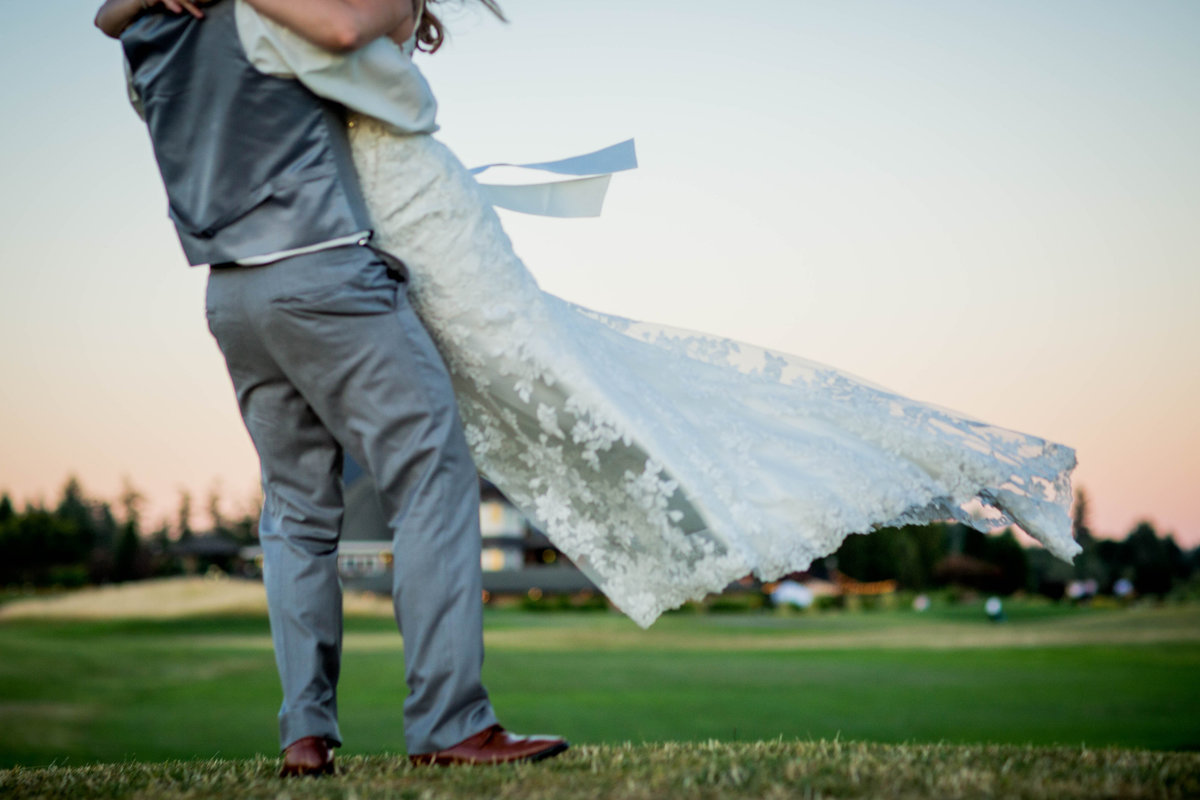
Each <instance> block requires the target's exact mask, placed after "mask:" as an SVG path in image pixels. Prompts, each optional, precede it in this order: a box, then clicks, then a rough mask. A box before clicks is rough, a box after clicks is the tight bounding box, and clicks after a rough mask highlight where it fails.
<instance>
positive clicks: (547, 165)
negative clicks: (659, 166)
mask: <svg viewBox="0 0 1200 800" xmlns="http://www.w3.org/2000/svg"><path fill="white" fill-rule="evenodd" d="M492 167H512V168H515V169H530V170H538V171H541V172H552V173H554V174H556V175H586V176H587V177H581V178H576V179H574V180H565V181H545V182H541V183H526V184H495V183H480V184H479V186H480V188H481V189H483V193H484V197H485V198H486V199H487V201H488V202H489V203H491V204H492V205H493V206H499V207H500V208H507V209H509V210H511V211H520V212H521V213H523V214H537V215H538V216H543V217H598V216H600V211H601V209H603V207H604V195H605V193H606V192H607V191H608V184H609V181H610V180H611V179H612V175H613V173H614V172H624V171H625V170H630V169H636V168H637V152H636V151H635V149H634V145H633V139H628V140H626V141H624V142H620V143H619V144H614V145H612V146H611V147H605V148H604V149H602V150H597V151H595V152H594V153H585V154H583V155H580V156H572V157H571V158H563V159H560V160H558V161H539V162H535V163H532V164H509V163H505V162H497V163H495V164H484V165H483V166H482V167H475V168H474V169H472V170H471V174H472V175H479V174H480V173H482V172H484V171H485V170H489V169H491V168H492Z"/></svg>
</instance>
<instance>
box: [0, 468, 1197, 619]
mask: <svg viewBox="0 0 1200 800" xmlns="http://www.w3.org/2000/svg"><path fill="white" fill-rule="evenodd" d="M141 505H142V497H141V495H140V494H139V493H138V492H137V491H136V490H135V489H133V488H132V487H130V486H127V487H126V489H125V490H124V491H123V492H122V495H121V497H120V498H119V500H118V502H117V504H116V508H115V509H114V508H113V506H112V504H110V503H108V502H106V501H103V500H98V499H95V498H90V497H88V496H87V495H86V494H85V492H84V490H83V487H82V486H81V485H80V483H79V481H78V480H76V479H75V478H72V479H70V480H68V481H67V483H66V485H65V486H64V487H63V491H62V496H61V498H60V499H59V501H58V503H57V505H55V506H53V507H48V506H45V505H43V504H38V503H34V504H29V505H27V506H26V507H25V508H24V510H21V511H18V510H17V509H16V507H15V506H14V504H13V502H12V500H11V498H10V497H9V496H8V495H7V494H3V495H0V586H35V587H44V586H63V587H73V586H82V585H86V584H98V583H116V582H122V581H130V580H138V579H142V578H148V577H155V576H164V575H174V574H179V573H182V572H185V571H193V570H196V569H204V568H205V567H207V566H209V565H213V564H216V565H217V566H220V567H221V568H223V569H226V570H228V569H230V568H231V567H233V566H234V565H235V562H236V556H234V555H230V554H229V552H228V551H230V550H233V551H236V547H233V546H235V545H249V544H255V543H256V541H257V528H258V520H257V511H256V510H255V511H251V512H249V513H245V514H242V515H240V516H236V517H227V516H226V515H225V514H223V513H222V511H221V500H220V497H219V496H218V494H217V493H216V492H215V491H214V492H212V493H211V494H210V495H209V497H208V503H207V505H208V507H207V516H208V523H209V524H208V528H207V529H205V530H203V531H196V530H193V529H192V517H193V513H192V512H193V507H192V498H191V496H190V495H189V494H187V493H186V492H184V493H181V495H180V500H179V508H178V512H177V515H176V519H175V520H174V522H173V523H170V522H165V521H164V522H161V523H160V524H159V525H157V526H156V527H154V528H153V529H151V530H147V529H145V528H144V526H143V523H142V512H141ZM1073 528H1074V530H1073V533H1074V536H1075V540H1076V541H1077V542H1079V544H1080V545H1081V546H1082V547H1083V552H1082V553H1081V554H1080V555H1078V556H1076V558H1075V563H1074V564H1065V563H1063V562H1061V561H1059V560H1057V559H1055V558H1054V557H1053V556H1051V555H1050V554H1049V553H1048V552H1047V551H1045V550H1043V549H1042V548H1040V547H1031V548H1025V547H1023V546H1022V545H1021V543H1020V542H1019V541H1018V540H1017V538H1016V536H1015V535H1014V534H1013V531H1012V530H1005V531H1002V532H1001V533H999V534H992V535H988V534H984V533H981V532H979V531H977V530H974V529H973V528H970V527H967V526H965V525H959V524H934V525H924V526H908V527H903V528H885V529H881V530H878V531H875V532H873V533H871V534H869V535H865V536H851V537H849V538H847V539H846V541H845V542H844V543H843V544H842V546H841V548H840V549H839V550H838V551H837V553H836V554H835V555H833V556H831V557H829V558H827V559H825V563H824V565H817V567H816V568H815V569H814V572H818V573H819V572H821V571H823V570H822V567H824V569H825V570H829V569H836V570H838V571H840V572H842V573H843V574H845V575H848V576H850V577H852V578H854V579H856V580H859V581H879V580H889V579H890V580H895V581H897V583H898V584H899V585H900V586H901V587H902V588H905V589H911V590H914V591H925V590H929V589H936V588H940V587H946V586H958V587H964V588H967V589H973V590H979V591H986V592H991V593H996V594H1011V593H1013V592H1018V591H1025V592H1030V593H1038V594H1042V595H1046V596H1048V597H1051V598H1061V597H1063V596H1073V595H1072V591H1073V589H1076V588H1077V587H1081V586H1082V587H1086V588H1085V593H1086V594H1111V593H1114V592H1116V593H1121V592H1120V590H1121V582H1125V583H1126V585H1127V587H1128V588H1129V589H1130V590H1132V591H1133V592H1136V593H1137V594H1139V595H1156V596H1160V597H1162V596H1166V595H1168V594H1170V593H1172V592H1179V591H1183V592H1195V591H1196V590H1197V589H1198V588H1200V547H1197V548H1195V549H1192V550H1190V551H1185V550H1183V549H1182V548H1180V547H1179V545H1178V544H1177V543H1176V542H1175V539H1174V537H1173V536H1172V535H1170V534H1167V535H1159V533H1158V532H1157V531H1156V530H1155V529H1154V527H1153V525H1151V524H1150V523H1149V522H1142V523H1139V524H1138V525H1137V526H1135V527H1134V528H1133V530H1131V531H1129V533H1128V534H1127V535H1126V536H1125V537H1124V538H1123V539H1119V540H1118V539H1107V538H1097V537H1096V536H1094V535H1093V533H1092V531H1091V528H1090V526H1089V524H1088V501H1087V496H1086V495H1085V494H1084V493H1083V492H1082V491H1080V492H1078V493H1077V495H1076V498H1075V505H1074V519H1073ZM200 540H205V541H207V542H210V543H211V542H219V543H223V544H225V545H226V550H227V552H226V553H225V554H223V555H222V554H220V553H216V552H214V551H213V549H212V548H208V549H205V548H202V547H195V546H193V545H195V544H199V543H200ZM1076 593H1077V592H1076Z"/></svg>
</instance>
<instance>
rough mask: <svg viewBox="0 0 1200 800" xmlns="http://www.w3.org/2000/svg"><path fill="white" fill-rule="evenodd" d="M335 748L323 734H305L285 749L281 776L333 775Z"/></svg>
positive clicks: (280, 769)
mask: <svg viewBox="0 0 1200 800" xmlns="http://www.w3.org/2000/svg"><path fill="white" fill-rule="evenodd" d="M334 772H335V770H334V768H333V748H332V747H331V746H330V745H329V740H328V739H326V738H325V737H323V736H305V737H304V738H303V739H297V740H296V741H294V742H292V743H291V744H289V745H288V746H287V747H286V748H285V749H284V751H283V766H282V767H280V768H279V777H281V778H292V777H296V776H300V775H312V776H313V777H316V776H318V775H333V774H334Z"/></svg>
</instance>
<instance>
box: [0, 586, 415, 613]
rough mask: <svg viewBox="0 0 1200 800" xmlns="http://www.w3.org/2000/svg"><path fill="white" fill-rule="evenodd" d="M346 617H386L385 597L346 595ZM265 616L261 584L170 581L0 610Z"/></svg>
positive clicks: (96, 589) (33, 600) (22, 602)
mask: <svg viewBox="0 0 1200 800" xmlns="http://www.w3.org/2000/svg"><path fill="white" fill-rule="evenodd" d="M343 606H344V608H345V610H346V613H347V614H358V615H362V616H383V617H391V616H392V603H391V600H390V599H389V598H386V597H380V596H377V595H372V594H365V593H355V592H347V593H346V595H345V598H344V599H343ZM266 613H267V594H266V590H265V589H264V588H263V584H262V581H257V580H243V579H240V578H227V577H225V576H224V575H221V574H215V575H213V576H210V577H173V578H156V579H153V580H145V581H135V582H133V583H118V584H112V585H108V586H91V587H88V588H85V589H79V590H76V591H72V592H65V593H63V594H57V595H51V596H47V597H29V598H22V599H19V600H14V601H12V602H9V603H6V604H5V605H3V606H0V621H3V620H15V619H76V620H98V619H182V618H184V617H203V616H209V615H214V614H261V615H263V616H266Z"/></svg>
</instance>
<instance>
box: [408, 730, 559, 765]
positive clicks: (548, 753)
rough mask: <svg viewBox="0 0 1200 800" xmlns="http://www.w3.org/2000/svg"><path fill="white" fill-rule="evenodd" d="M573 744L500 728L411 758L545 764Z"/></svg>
mask: <svg viewBox="0 0 1200 800" xmlns="http://www.w3.org/2000/svg"><path fill="white" fill-rule="evenodd" d="M569 746H570V745H568V744H567V741H566V740H565V739H559V738H556V737H552V736H515V735H513V734H511V733H509V732H508V731H506V730H504V728H502V727H500V726H499V725H493V726H492V727H490V728H485V729H483V730H481V731H480V732H479V733H477V734H475V735H474V736H468V737H467V738H466V739H463V740H462V741H461V742H459V743H458V744H456V745H454V746H453V747H448V748H446V749H445V750H438V751H437V752H434V753H421V754H419V755H415V756H409V757H408V760H409V761H411V762H412V763H414V764H436V765H438V766H442V767H444V766H449V765H450V764H509V763H512V762H514V761H541V760H542V759H543V758H550V757H552V756H556V755H558V754H559V753H561V752H562V751H564V750H566V749H567V747H569Z"/></svg>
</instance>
